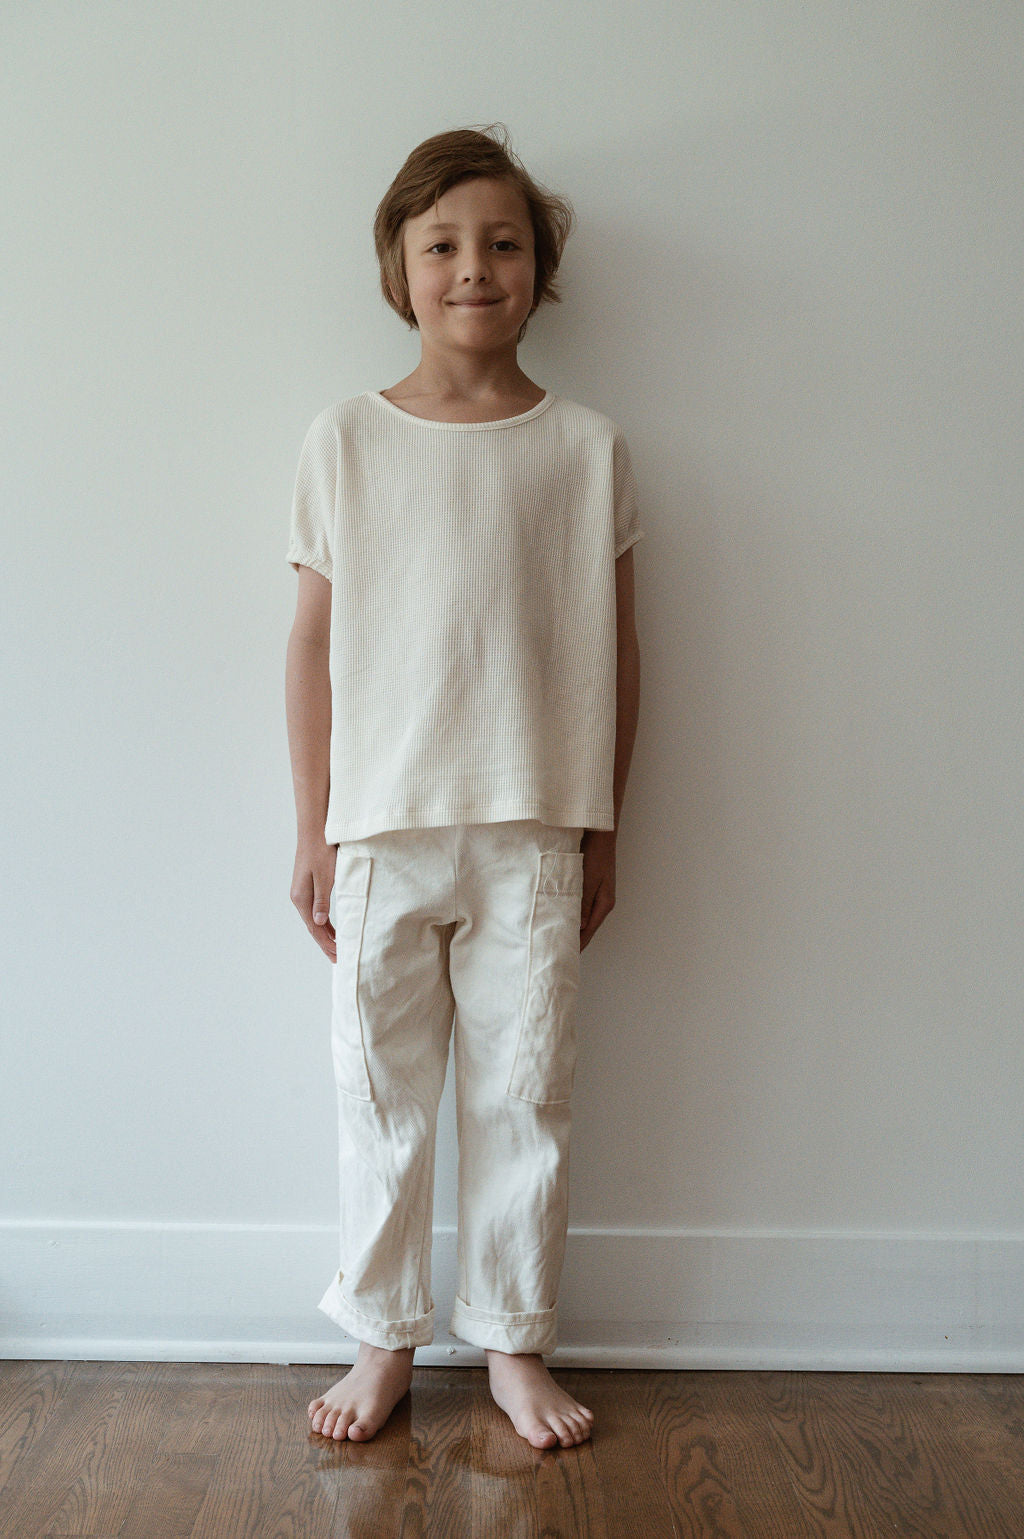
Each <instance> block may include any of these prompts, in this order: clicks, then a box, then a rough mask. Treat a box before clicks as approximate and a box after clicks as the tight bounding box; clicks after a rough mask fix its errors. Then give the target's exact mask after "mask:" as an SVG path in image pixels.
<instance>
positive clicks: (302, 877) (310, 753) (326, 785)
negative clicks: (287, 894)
mask: <svg viewBox="0 0 1024 1539" xmlns="http://www.w3.org/2000/svg"><path fill="white" fill-rule="evenodd" d="M297 570H298V574H299V596H298V602H297V604H296V607H295V620H294V622H293V624H292V629H291V634H290V636H289V638H288V656H287V662H286V666H285V705H286V711H287V717H288V747H289V751H290V753H291V761H292V782H293V785H294V789H295V814H296V821H297V826H298V842H297V849H296V853H295V870H294V873H293V875H292V889H291V899H292V902H293V903H294V904H295V907H296V908H297V909H298V911H299V913H300V914H301V916H302V919H303V922H304V923H305V925H306V928H307V929H308V931H309V933H310V934H311V935H312V937H313V939H314V940H315V941H316V943H317V945H318V946H319V947H320V949H321V950H322V951H323V952H324V954H325V955H326V956H327V957H329V959H330V960H331V961H332V962H334V961H336V960H337V945H336V942H335V935H334V926H333V925H332V924H331V922H330V918H329V916H328V909H329V905H330V899H331V888H332V887H333V885H334V866H335V861H336V859H337V853H338V852H337V846H336V845H333V844H327V843H326V842H325V839H324V826H325V824H326V821H327V799H328V793H329V790H330V783H331V676H330V667H329V658H330V637H331V584H330V583H329V582H328V580H327V578H326V577H322V576H321V575H320V573H319V572H314V571H313V569H312V567H308V566H299V567H298V568H297Z"/></svg>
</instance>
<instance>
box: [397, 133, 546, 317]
mask: <svg viewBox="0 0 1024 1539" xmlns="http://www.w3.org/2000/svg"><path fill="white" fill-rule="evenodd" d="M492 129H495V130H498V132H497V133H495V134H492V132H491V130H492ZM478 176H487V177H494V178H497V179H500V180H503V181H509V182H512V183H513V184H514V186H516V187H518V188H519V190H520V192H521V193H522V194H523V196H524V198H525V199H526V202H527V206H528V207H529V210H530V219H531V222H532V224H533V250H534V261H535V264H536V270H535V276H534V284H533V304H532V306H531V308H530V315H532V314H533V312H534V310H536V308H537V306H538V305H540V304H542V303H543V302H544V301H545V300H549V301H553V302H554V303H556V304H557V303H560V302H561V298H562V296H561V294H560V293H559V292H558V291H557V289H556V287H555V282H554V278H555V274H556V273H557V271H558V264H559V262H560V261H561V259H562V251H563V249H564V247H565V243H566V241H567V240H568V238H569V234H570V231H571V230H572V227H573V224H574V222H575V216H574V213H573V209H572V205H571V204H570V203H569V201H568V199H566V198H562V197H559V196H558V194H557V193H553V192H549V191H548V190H547V188H545V187H541V186H540V185H538V183H537V182H535V181H534V180H533V177H532V176H531V175H530V173H529V172H528V171H527V169H526V167H525V166H524V165H523V163H522V162H521V161H520V160H519V158H518V156H517V155H516V154H515V152H514V150H513V149H512V146H511V144H510V142H509V137H508V132H507V130H506V129H505V127H504V125H503V124H501V123H490V124H488V125H487V126H486V127H485V128H483V129H477V128H453V129H450V130H448V131H447V132H446V133H441V134H434V136H433V137H432V138H430V139H424V141H423V143H422V144H418V145H417V146H416V148H415V149H414V150H413V151H412V153H411V154H410V155H409V156H408V157H407V159H406V161H405V164H404V165H403V166H402V169H401V170H400V171H399V173H398V175H397V176H396V177H395V179H394V181H393V182H392V183H391V186H390V187H389V188H388V190H387V192H386V193H385V194H384V197H383V198H382V199H381V202H380V205H379V207H378V209H377V214H376V218H375V219H374V222H373V241H374V245H375V247H376V249H377V261H378V262H379V263H380V286H381V292H382V293H383V295H384V298H385V299H386V300H387V302H388V304H389V305H390V306H391V308H392V310H394V311H395V312H396V314H398V315H400V316H401V317H402V319H403V321H405V322H406V323H407V324H408V325H409V326H411V327H412V328H413V330H414V331H415V330H418V329H419V327H418V324H417V321H416V316H415V315H414V314H413V309H412V305H411V304H410V303H409V285H408V283H407V281H406V276H405V256H404V250H403V230H404V226H405V221H406V220H407V219H415V218H416V217H417V216H418V215H419V214H423V213H425V212H426V210H427V209H428V208H431V207H432V206H433V205H434V204H435V203H436V202H437V200H438V198H440V197H441V196H442V194H443V193H445V192H447V191H448V188H449V187H454V186H455V185H456V184H457V183H458V182H468V181H470V180H471V179H472V178H473V177H478ZM391 288H393V289H394V291H395V293H396V294H397V295H398V303H396V302H395V300H394V299H393V298H392V296H391V293H390V289H391ZM528 320H529V316H528V317H527V320H525V321H524V322H523V324H522V326H521V327H520V328H519V341H520V342H521V341H522V340H523V337H524V335H525V334H526V326H527V322H528Z"/></svg>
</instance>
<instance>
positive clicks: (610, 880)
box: [580, 828, 616, 951]
mask: <svg viewBox="0 0 1024 1539" xmlns="http://www.w3.org/2000/svg"><path fill="white" fill-rule="evenodd" d="M615 838H616V834H615V829H614V828H607V829H606V828H588V829H586V830H585V832H584V834H583V839H582V842H581V844H580V848H581V849H582V851H583V903H582V907H581V909H580V914H581V923H580V950H581V951H583V950H584V949H585V947H586V946H587V945H588V944H589V943H590V941H591V940H592V939H593V936H594V933H595V931H596V930H597V929H598V927H599V925H601V924H602V923H603V922H604V920H606V919H607V918H608V915H609V914H610V913H611V911H612V909H613V908H614V907H615Z"/></svg>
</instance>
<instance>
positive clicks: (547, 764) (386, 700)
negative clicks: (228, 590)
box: [288, 390, 643, 844]
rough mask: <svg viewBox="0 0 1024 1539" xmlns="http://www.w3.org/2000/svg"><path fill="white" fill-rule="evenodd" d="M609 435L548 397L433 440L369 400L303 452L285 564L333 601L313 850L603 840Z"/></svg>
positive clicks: (608, 688)
mask: <svg viewBox="0 0 1024 1539" xmlns="http://www.w3.org/2000/svg"><path fill="white" fill-rule="evenodd" d="M642 538H643V531H642V530H641V528H640V527H639V514H638V507H637V496H636V485H635V481H634V477H633V471H632V466H631V464H630V458H629V451H628V448H627V446H626V440H625V438H624V436H623V434H622V431H621V429H620V428H619V427H618V426H617V425H616V424H615V423H614V422H613V421H612V420H611V419H610V418H609V417H606V416H604V415H603V414H602V413H601V412H598V411H595V410H593V409H592V408H590V407H588V406H582V405H580V404H578V403H577V402H575V401H570V400H566V399H565V398H564V397H562V396H557V395H553V394H552V393H551V392H548V393H547V394H545V396H544V398H543V400H541V401H539V402H538V403H537V405H536V406H534V407H532V408H531V410H530V411H527V412H523V413H521V414H520V415H519V416H516V417H506V418H504V419H502V420H501V421H498V422H435V421H432V420H428V419H426V418H423V417H416V416H413V415H412V414H411V413H410V412H406V411H403V410H402V408H401V407H398V406H396V405H395V404H394V403H393V402H391V401H389V400H387V399H386V397H384V396H383V395H381V394H380V392H379V391H375V390H368V391H365V392H364V393H363V394H361V395H357V396H353V397H351V398H350V399H348V400H345V401H341V402H338V403H337V404H336V405H333V406H329V407H327V408H326V409H325V410H324V411H322V412H321V413H320V415H319V416H318V417H317V418H316V419H315V421H314V422H313V424H312V426H311V427H310V429H309V431H308V432H307V434H306V438H305V441H304V443H303V445H302V452H301V455H300V458H299V467H298V473H297V475H296V480H295V494H294V499H293V504H292V516H291V537H290V540H289V545H288V560H289V561H290V562H291V563H292V564H293V565H295V566H296V567H297V566H300V565H301V566H309V567H312V568H313V570H314V571H316V572H320V573H321V574H322V575H323V576H324V577H326V578H328V579H329V580H330V582H331V584H332V590H333V591H332V594H331V639H330V674H331V700H332V707H331V710H332V714H331V755H330V776H331V781H330V797H329V805H328V811H327V823H326V827H325V830H324V834H325V838H326V840H327V843H328V844H336V843H338V842H339V841H341V840H345V839H359V838H364V837H366V836H367V835H369V834H373V833H377V832H380V831H382V830H384V829H390V828H423V827H432V826H437V825H440V824H447V823H494V822H502V821H505V820H506V819H512V818H538V819H540V821H541V822H543V823H549V824H552V825H554V826H556V827H564V828H572V827H579V828H613V827H614V826H615V820H614V803H613V799H612V783H613V769H614V759H615V712H616V679H615V674H616V622H615V560H616V558H617V557H618V556H620V555H621V554H622V552H623V551H624V550H626V549H627V548H628V547H629V546H630V545H633V544H634V543H635V542H636V541H637V540H639V539H642Z"/></svg>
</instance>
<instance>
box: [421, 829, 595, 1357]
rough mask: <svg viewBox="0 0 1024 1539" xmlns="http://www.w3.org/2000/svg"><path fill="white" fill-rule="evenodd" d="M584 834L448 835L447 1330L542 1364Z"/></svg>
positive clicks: (554, 1273) (559, 1237)
mask: <svg viewBox="0 0 1024 1539" xmlns="http://www.w3.org/2000/svg"><path fill="white" fill-rule="evenodd" d="M582 834H583V829H582V828H574V829H560V828H553V827H549V826H548V825H546V824H543V823H540V822H537V821H534V820H516V821H514V822H507V823H480V824H470V825H466V826H464V827H463V828H461V829H460V830H459V835H458V837H459V842H458V897H459V904H458V907H459V915H460V918H459V922H458V924H457V925H456V927H455V931H454V933H453V935H452V939H451V948H450V956H449V965H450V975H451V984H452V991H453V994H454V996H455V1001H456V1010H455V1072H456V1105H457V1119H458V1132H459V1210H458V1215H459V1233H458V1293H457V1296H456V1300H455V1307H454V1310H453V1313H452V1317H451V1325H450V1329H451V1331H452V1333H453V1334H454V1335H457V1336H460V1337H461V1338H462V1339H463V1340H464V1341H468V1342H471V1343H473V1344H474V1345H476V1346H480V1347H493V1348H497V1349H498V1350H499V1351H502V1352H541V1353H544V1352H552V1351H553V1350H554V1348H555V1345H556V1343H557V1295H558V1284H559V1279H560V1276H561V1271H562V1263H563V1259H564V1255H565V1240H566V1230H567V1225H568V1197H569V1188H568V1180H569V1135H570V1127H571V1105H570V1097H571V1092H572V1082H573V1077H574V1071H575V1062H576V995H577V991H578V986H579V966H580V947H579V927H580V910H581V901H582V892H583V856H582V853H581V852H580V840H581V836H582Z"/></svg>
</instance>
